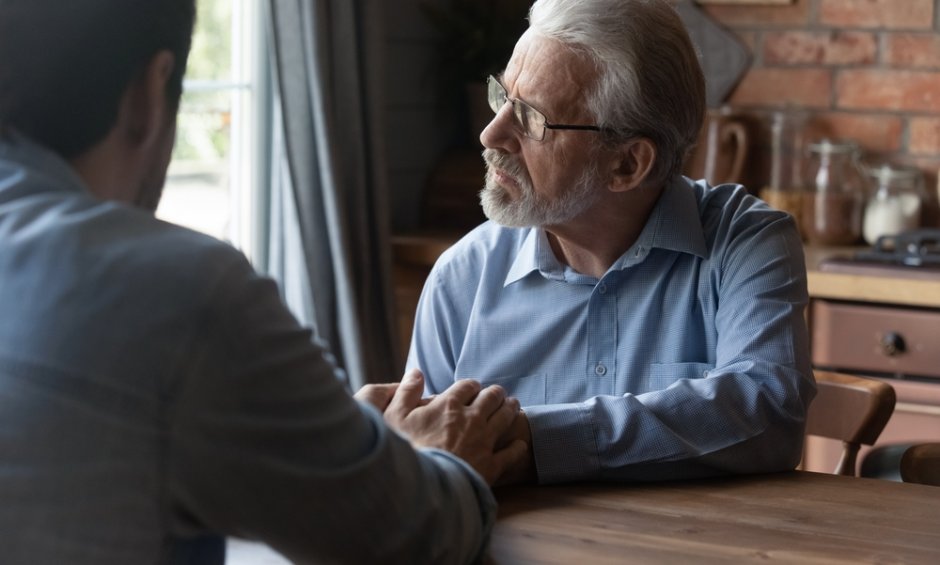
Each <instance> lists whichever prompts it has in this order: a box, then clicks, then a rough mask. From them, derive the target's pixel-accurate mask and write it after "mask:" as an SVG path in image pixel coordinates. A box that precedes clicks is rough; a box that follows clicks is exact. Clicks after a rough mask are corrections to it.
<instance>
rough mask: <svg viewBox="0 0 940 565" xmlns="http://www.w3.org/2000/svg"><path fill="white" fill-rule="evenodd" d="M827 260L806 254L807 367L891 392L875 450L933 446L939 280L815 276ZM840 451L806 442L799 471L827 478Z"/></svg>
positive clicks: (937, 432)
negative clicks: (893, 398) (880, 383)
mask: <svg viewBox="0 0 940 565" xmlns="http://www.w3.org/2000/svg"><path fill="white" fill-rule="evenodd" d="M845 251H846V250H841V252H845ZM838 252H840V250H835V253H838ZM833 253H834V251H833V250H820V249H807V268H808V282H809V292H810V306H809V309H808V313H807V314H808V316H807V319H808V323H809V328H810V337H811V344H812V360H813V365H814V366H815V367H819V368H825V369H831V370H837V371H844V372H848V373H853V374H860V375H868V376H871V377H873V378H879V379H881V380H884V381H885V382H887V383H889V384H891V385H892V386H893V387H894V389H895V392H896V393H897V398H898V401H897V405H896V406H895V411H894V414H893V415H892V417H891V420H889V422H888V425H887V427H886V428H885V430H884V431H883V432H882V434H881V437H880V438H879V440H878V443H877V444H876V445H879V446H880V445H887V444H899V443H913V442H921V441H940V347H938V341H940V273H936V272H935V273H933V274H930V273H928V274H925V273H924V272H912V273H910V274H909V276H911V277H913V278H907V277H908V274H905V275H903V276H902V275H901V274H897V273H895V274H890V273H888V274H886V273H885V272H883V271H881V272H878V271H876V270H873V271H871V272H865V271H864V270H858V272H854V273H853V272H831V271H826V270H823V269H821V268H820V264H821V263H822V261H823V260H824V259H825V258H826V257H827V256H829V255H832V254H833ZM869 449H870V448H864V447H863V449H862V452H861V455H860V457H859V461H861V460H862V459H864V456H865V454H866V453H867V451H869ZM840 452H841V448H840V446H839V445H837V443H836V442H833V441H830V440H824V439H821V438H815V437H813V438H808V440H807V445H806V452H805V456H804V462H803V467H804V468H805V469H807V470H811V471H821V472H831V471H832V469H833V468H834V467H835V464H836V461H837V460H838V456H839V453H840Z"/></svg>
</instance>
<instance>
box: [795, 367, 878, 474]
mask: <svg viewBox="0 0 940 565" xmlns="http://www.w3.org/2000/svg"><path fill="white" fill-rule="evenodd" d="M815 376H816V387H817V392H816V398H815V399H813V402H812V403H811V404H810V407H809V414H808V415H807V418H806V433H807V435H814V436H821V437H826V438H831V439H837V440H840V441H842V457H841V458H840V459H839V463H838V465H837V466H836V469H835V470H834V471H833V473H835V474H837V475H855V462H856V460H857V458H858V450H859V448H860V447H861V444H865V445H873V444H874V443H875V441H876V440H877V439H878V436H879V435H880V434H881V430H883V429H884V427H885V425H886V424H887V423H888V419H889V418H891V414H892V413H893V412H894V403H895V400H896V397H895V394H894V389H893V388H892V387H891V385H889V384H887V383H885V382H882V381H879V380H875V379H866V378H863V377H856V376H853V375H845V374H842V373H832V372H829V371H816V372H815Z"/></svg>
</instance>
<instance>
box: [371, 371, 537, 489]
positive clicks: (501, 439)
mask: <svg viewBox="0 0 940 565" xmlns="http://www.w3.org/2000/svg"><path fill="white" fill-rule="evenodd" d="M423 393H424V376H423V375H422V374H421V371H419V370H417V369H412V370H410V371H408V372H407V373H405V376H404V377H403V378H402V380H401V382H400V383H388V384H373V385H366V386H364V387H362V389H360V390H359V392H357V393H356V394H355V398H356V399H357V400H359V401H363V402H368V403H369V404H371V405H373V406H375V407H376V408H378V409H379V410H380V411H381V412H382V413H383V414H384V416H385V421H386V423H387V424H388V425H389V426H391V427H392V428H394V429H395V430H397V431H398V432H400V433H401V434H403V435H405V436H406V437H408V439H409V440H410V441H411V444H412V445H413V446H415V447H434V448H439V449H444V450H447V451H449V452H451V453H453V454H454V455H456V456H458V457H460V458H461V459H463V460H464V461H466V462H467V463H468V464H470V466H472V467H473V468H474V469H475V470H476V471H477V472H478V473H479V474H480V475H481V476H482V477H483V478H484V479H485V480H486V482H487V483H488V484H490V485H493V484H506V483H515V482H521V481H523V480H527V479H531V478H533V477H534V465H533V463H532V454H531V436H530V434H529V425H528V421H527V420H526V417H525V414H524V413H523V412H522V411H521V410H520V409H519V401H518V400H516V399H515V398H512V397H507V396H506V391H505V390H504V389H503V388H502V387H500V386H496V385H493V386H488V387H485V388H484V387H483V386H482V385H481V384H480V383H479V382H477V381H474V380H471V379H463V380H459V381H457V382H455V383H454V384H453V385H451V386H450V388H448V389H447V390H445V391H444V392H442V393H441V394H438V395H436V396H433V397H431V398H422V395H423Z"/></svg>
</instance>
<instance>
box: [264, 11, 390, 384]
mask: <svg viewBox="0 0 940 565" xmlns="http://www.w3.org/2000/svg"><path fill="white" fill-rule="evenodd" d="M382 5H383V2H382V0H371V1H370V0H269V6H270V13H269V17H270V23H271V25H270V32H271V35H270V37H271V52H272V67H273V73H274V76H273V79H274V88H273V90H274V98H275V112H274V115H275V119H274V123H273V134H272V138H273V141H272V162H271V169H272V175H271V176H272V179H271V180H272V183H271V215H270V219H271V224H270V228H269V237H270V239H269V242H270V244H269V249H268V271H269V272H270V273H271V274H272V275H273V276H274V277H275V278H277V279H278V280H279V281H280V283H281V286H282V289H283V292H284V296H285V300H286V301H287V302H288V305H289V306H290V307H291V308H292V310H293V311H294V313H295V315H297V316H298V318H299V319H300V320H301V321H302V322H304V323H306V324H309V325H311V326H313V327H314V328H315V329H316V331H317V333H318V334H319V336H320V338H321V339H323V340H325V341H327V342H328V344H329V346H330V348H331V350H332V351H333V353H334V355H335V356H336V360H337V363H338V364H339V365H340V366H341V367H343V368H344V369H345V371H346V374H347V378H348V382H349V385H350V387H351V388H352V389H353V390H356V389H358V388H359V387H360V386H361V385H363V384H365V383H367V382H382V381H388V380H395V379H397V378H398V376H399V375H397V368H398V365H399V363H398V359H399V353H400V352H398V351H397V350H396V347H397V345H396V344H397V343H398V340H397V336H396V335H395V332H396V326H395V323H394V321H395V318H394V308H393V303H392V298H391V297H392V292H391V284H390V280H391V277H390V271H391V267H390V265H391V259H390V247H389V245H388V241H389V218H388V210H389V207H388V205H387V202H386V199H387V190H386V186H385V183H386V180H385V179H386V176H385V174H384V171H385V170H386V166H385V161H384V159H385V157H384V147H383V144H382V139H383V136H382V133H383V128H382V127H381V124H382V121H381V117H382V115H383V114H382V112H381V109H382V106H381V104H380V100H379V98H378V97H377V96H376V93H378V92H381V89H380V88H379V86H380V85H381V80H382V78H383V77H382V74H381V69H382V66H381V60H380V57H379V56H380V54H381V53H382V42H383V40H384V34H383V33H382V29H381V26H380V22H381V10H382Z"/></svg>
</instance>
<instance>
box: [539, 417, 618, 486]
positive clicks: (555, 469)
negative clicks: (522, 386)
mask: <svg viewBox="0 0 940 565" xmlns="http://www.w3.org/2000/svg"><path fill="white" fill-rule="evenodd" d="M525 415H526V417H527V418H528V420H529V429H530V430H531V432H532V452H533V454H534V455H535V468H536V473H537V474H538V481H539V483H540V484H549V483H562V482H570V481H575V480H584V479H587V478H590V477H593V476H596V474H597V473H598V471H599V470H600V461H599V458H598V448H597V439H596V437H595V434H594V424H593V421H592V418H591V414H590V409H589V408H588V407H587V406H585V405H584V404H546V405H541V406H526V408H525Z"/></svg>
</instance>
